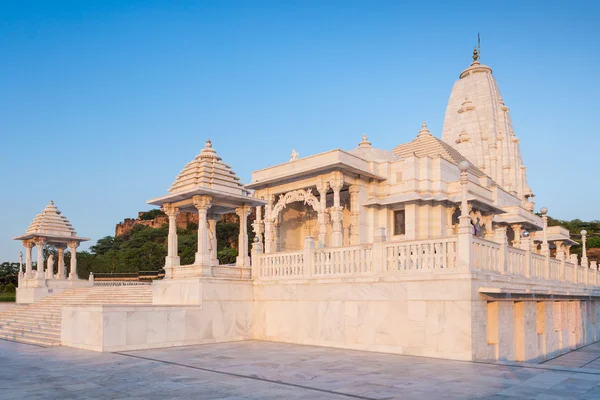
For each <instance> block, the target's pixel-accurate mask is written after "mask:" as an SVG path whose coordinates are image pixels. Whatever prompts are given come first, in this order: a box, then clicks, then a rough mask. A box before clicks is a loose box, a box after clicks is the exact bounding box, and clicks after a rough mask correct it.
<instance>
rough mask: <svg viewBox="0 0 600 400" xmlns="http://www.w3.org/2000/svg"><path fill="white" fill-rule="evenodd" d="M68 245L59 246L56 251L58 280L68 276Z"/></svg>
mask: <svg viewBox="0 0 600 400" xmlns="http://www.w3.org/2000/svg"><path fill="white" fill-rule="evenodd" d="M66 248H67V245H65V244H57V245H56V250H58V272H57V273H56V279H65V278H66V277H67V274H66V272H65V249H66Z"/></svg>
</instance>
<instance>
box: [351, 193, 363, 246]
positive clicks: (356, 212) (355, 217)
mask: <svg viewBox="0 0 600 400" xmlns="http://www.w3.org/2000/svg"><path fill="white" fill-rule="evenodd" d="M348 190H349V191H350V213H351V217H350V221H351V222H350V245H351V246H354V245H357V244H359V242H360V235H359V223H360V204H359V193H360V186H359V185H352V186H350V187H349V188H348Z"/></svg>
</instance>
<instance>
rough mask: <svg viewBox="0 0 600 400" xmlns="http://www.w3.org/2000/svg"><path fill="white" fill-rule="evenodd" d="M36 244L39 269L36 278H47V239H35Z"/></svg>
mask: <svg viewBox="0 0 600 400" xmlns="http://www.w3.org/2000/svg"><path fill="white" fill-rule="evenodd" d="M34 242H35V245H36V246H37V248H38V249H37V271H36V278H37V279H40V280H43V279H45V274H44V243H45V240H44V239H42V238H36V239H34Z"/></svg>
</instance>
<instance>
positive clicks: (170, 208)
mask: <svg viewBox="0 0 600 400" xmlns="http://www.w3.org/2000/svg"><path fill="white" fill-rule="evenodd" d="M162 210H163V212H164V213H165V214H167V217H169V235H168V237H167V256H166V257H165V279H169V278H172V277H173V268H174V267H177V266H178V265H179V256H178V254H177V247H178V244H177V216H178V215H179V208H177V207H175V206H174V205H173V204H170V203H165V204H163V205H162Z"/></svg>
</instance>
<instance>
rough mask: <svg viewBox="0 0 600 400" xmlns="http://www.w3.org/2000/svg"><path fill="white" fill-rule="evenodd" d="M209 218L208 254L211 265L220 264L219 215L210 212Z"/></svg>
mask: <svg viewBox="0 0 600 400" xmlns="http://www.w3.org/2000/svg"><path fill="white" fill-rule="evenodd" d="M206 218H207V219H208V254H209V259H210V265H219V258H218V254H217V221H218V220H219V218H220V217H219V215H217V214H209V215H208V216H207V217H206Z"/></svg>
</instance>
